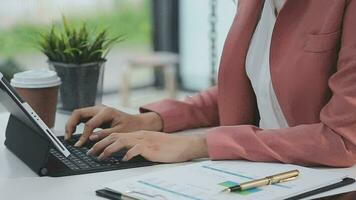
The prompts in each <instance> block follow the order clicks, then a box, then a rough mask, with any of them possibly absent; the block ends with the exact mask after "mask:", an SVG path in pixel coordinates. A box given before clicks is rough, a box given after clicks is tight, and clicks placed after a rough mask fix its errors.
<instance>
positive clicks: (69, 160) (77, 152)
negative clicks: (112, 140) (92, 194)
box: [50, 138, 126, 171]
mask: <svg viewBox="0 0 356 200" xmlns="http://www.w3.org/2000/svg"><path fill="white" fill-rule="evenodd" d="M59 140H61V142H62V143H63V144H64V146H65V147H66V148H67V149H68V151H69V152H70V153H71V154H70V155H69V156H68V157H65V156H64V155H63V154H62V153H61V152H59V151H57V149H54V148H51V150H50V153H51V154H52V155H53V156H55V157H56V158H58V159H59V160H60V161H61V162H62V163H64V164H65V165H66V166H67V167H69V168H70V169H71V170H74V171H78V170H92V169H100V168H108V167H114V166H116V165H118V164H120V163H121V159H122V158H123V157H124V156H125V153H126V150H122V151H119V152H116V153H115V154H114V155H113V156H112V157H110V158H108V159H106V160H103V161H99V160H97V158H96V157H94V156H90V155H87V152H88V151H89V148H90V146H92V145H90V144H89V145H86V146H84V147H80V148H77V147H74V144H75V142H76V141H77V140H78V138H73V139H71V140H69V141H65V140H64V139H63V138H59Z"/></svg>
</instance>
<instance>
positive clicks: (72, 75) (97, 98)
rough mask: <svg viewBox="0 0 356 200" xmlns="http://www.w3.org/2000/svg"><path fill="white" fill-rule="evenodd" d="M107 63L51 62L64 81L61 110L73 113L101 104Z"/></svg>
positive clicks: (61, 90)
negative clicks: (76, 110)
mask: <svg viewBox="0 0 356 200" xmlns="http://www.w3.org/2000/svg"><path fill="white" fill-rule="evenodd" d="M104 63H105V61H100V62H93V63H87V64H68V63H58V62H51V61H49V64H50V65H51V67H52V68H53V69H54V70H55V71H56V72H57V74H58V76H59V77H60V78H61V80H62V85H61V86H60V102H61V104H62V105H61V106H60V108H59V109H61V110H64V111H73V110H75V109H78V108H84V107H89V106H94V105H95V104H98V103H101V99H102V91H103V75H104Z"/></svg>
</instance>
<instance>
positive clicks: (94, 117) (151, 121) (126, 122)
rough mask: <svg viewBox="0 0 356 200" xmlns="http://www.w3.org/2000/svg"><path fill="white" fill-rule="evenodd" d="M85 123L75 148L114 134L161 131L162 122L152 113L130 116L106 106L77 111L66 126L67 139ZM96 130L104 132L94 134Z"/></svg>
mask: <svg viewBox="0 0 356 200" xmlns="http://www.w3.org/2000/svg"><path fill="white" fill-rule="evenodd" d="M82 122H85V127H84V132H83V134H82V136H81V137H80V138H79V140H78V142H77V143H76V144H75V146H77V147H79V146H81V145H83V144H84V143H85V142H86V141H87V140H88V139H90V140H93V141H97V140H100V139H102V138H104V137H106V136H108V135H110V134H111V133H114V132H132V131H138V130H150V131H161V130H162V126H163V125H162V120H161V118H160V117H159V115H158V114H156V113H153V112H150V113H144V114H139V115H130V114H127V113H124V112H121V111H119V110H116V109H114V108H110V107H107V106H104V105H101V106H94V107H89V108H83V109H78V110H75V111H74V112H73V113H72V115H71V117H70V118H69V120H68V122H67V124H66V128H65V130H66V133H65V139H70V137H71V136H72V134H73V133H74V132H75V129H76V126H77V125H78V124H79V123H82ZM96 128H104V129H103V130H101V131H99V132H97V133H95V134H93V131H94V130H95V129H96Z"/></svg>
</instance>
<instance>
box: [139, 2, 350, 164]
mask: <svg viewBox="0 0 356 200" xmlns="http://www.w3.org/2000/svg"><path fill="white" fill-rule="evenodd" d="M262 2H263V1H261V0H239V5H238V11H237V14H236V16H235V19H234V22H233V24H232V26H231V29H230V32H229V34H228V37H227V39H226V42H225V46H224V50H223V55H222V58H221V63H220V68H219V81H218V85H217V86H215V87H212V88H210V89H208V90H206V91H203V92H201V93H200V94H198V95H195V96H193V97H190V98H188V99H187V100H186V101H185V102H180V101H174V100H163V101H161V102H158V103H152V104H149V105H146V106H143V107H142V108H141V111H142V112H147V111H154V112H157V113H158V114H159V115H160V116H161V117H162V119H163V122H164V131H165V132H174V131H177V130H183V129H189V128H197V127H211V126H216V128H212V129H209V130H208V131H207V132H208V134H207V144H208V151H209V156H210V158H211V159H247V160H251V161H267V162H283V163H296V164H302V165H327V166H336V167H343V166H352V165H354V164H355V163H356V0H298V1H295V0H288V1H287V2H286V3H285V5H284V7H283V8H282V9H281V11H280V13H279V15H278V17H277V21H276V24H275V28H274V31H273V36H272V44H271V54H270V67H271V77H272V83H273V87H274V90H275V92H276V95H277V99H278V101H279V104H280V105H281V109H282V111H283V113H284V115H285V117H286V119H287V122H288V124H289V126H290V128H284V129H260V128H258V127H256V126H254V124H255V122H256V121H257V120H258V108H257V106H256V97H255V94H254V92H253V89H252V87H251V83H250V81H249V79H248V77H247V76H246V71H245V59H246V54H247V50H248V48H249V43H250V40H251V37H252V35H253V33H254V29H255V27H256V24H257V22H258V18H259V15H260V13H261V9H262V6H263V3H262Z"/></svg>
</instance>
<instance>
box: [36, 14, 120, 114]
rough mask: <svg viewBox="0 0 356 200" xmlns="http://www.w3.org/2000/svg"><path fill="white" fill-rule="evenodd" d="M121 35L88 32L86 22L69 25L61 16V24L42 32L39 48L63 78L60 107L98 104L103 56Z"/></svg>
mask: <svg viewBox="0 0 356 200" xmlns="http://www.w3.org/2000/svg"><path fill="white" fill-rule="evenodd" d="M119 41H121V37H120V36H118V37H112V38H111V37H109V36H108V31H107V29H105V30H101V31H99V32H98V33H95V32H89V31H88V29H87V26H86V24H85V23H82V25H81V27H79V28H74V27H72V26H71V25H70V24H69V23H68V21H67V19H66V18H65V17H63V26H61V27H57V26H55V25H53V26H52V28H51V29H50V30H49V31H48V32H46V33H44V34H41V39H40V40H39V43H38V44H39V48H40V50H41V51H42V52H43V53H44V54H45V55H46V56H47V57H48V63H49V65H50V67H51V68H52V69H54V70H55V71H56V72H57V74H58V76H59V77H60V78H61V80H62V85H61V87H60V100H61V103H62V105H61V109H62V110H64V111H73V110H74V109H77V108H83V107H88V106H93V105H95V104H96V103H101V98H102V90H103V88H102V87H103V74H104V63H105V62H106V55H107V54H108V52H109V50H110V48H111V47H112V45H113V44H115V43H117V42H119Z"/></svg>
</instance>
